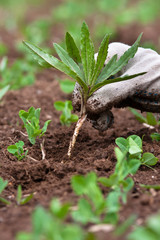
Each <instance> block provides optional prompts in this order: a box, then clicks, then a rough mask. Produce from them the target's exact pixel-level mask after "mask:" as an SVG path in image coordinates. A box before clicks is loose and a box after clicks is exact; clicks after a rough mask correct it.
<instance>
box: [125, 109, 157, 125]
mask: <svg viewBox="0 0 160 240" xmlns="http://www.w3.org/2000/svg"><path fill="white" fill-rule="evenodd" d="M129 109H130V111H131V112H132V113H133V114H134V116H135V118H136V119H137V120H138V121H139V122H140V123H146V124H148V125H151V126H156V125H160V121H157V119H156V117H155V116H154V115H153V113H150V112H147V114H146V117H144V116H143V115H142V114H140V113H139V112H137V111H136V110H135V109H134V108H129Z"/></svg>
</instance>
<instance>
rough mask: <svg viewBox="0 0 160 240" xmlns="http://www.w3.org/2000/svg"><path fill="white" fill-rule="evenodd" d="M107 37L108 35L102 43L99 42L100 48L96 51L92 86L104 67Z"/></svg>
mask: <svg viewBox="0 0 160 240" xmlns="http://www.w3.org/2000/svg"><path fill="white" fill-rule="evenodd" d="M109 37H110V36H109V35H108V34H106V35H105V37H104V39H103V41H102V42H101V45H100V48H99V50H98V56H97V61H96V64H95V67H94V71H93V76H92V82H91V84H92V85H94V83H95V81H96V80H97V77H98V76H99V74H100V72H101V70H102V68H103V66H104V62H105V60H106V57H107V54H108V44H109Z"/></svg>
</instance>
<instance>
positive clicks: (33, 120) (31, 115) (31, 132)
mask: <svg viewBox="0 0 160 240" xmlns="http://www.w3.org/2000/svg"><path fill="white" fill-rule="evenodd" d="M40 111H41V109H40V108H37V109H35V108H34V107H31V108H30V109H29V110H28V112H26V111H24V110H20V111H19V117H20V118H21V119H22V121H23V123H24V127H25V129H26V131H27V134H28V139H29V141H30V143H32V144H35V142H36V138H37V137H39V138H41V137H43V135H44V134H45V132H46V131H47V127H48V125H49V123H50V122H51V120H47V121H46V122H45V123H44V126H43V128H42V129H41V128H40V125H39V118H40Z"/></svg>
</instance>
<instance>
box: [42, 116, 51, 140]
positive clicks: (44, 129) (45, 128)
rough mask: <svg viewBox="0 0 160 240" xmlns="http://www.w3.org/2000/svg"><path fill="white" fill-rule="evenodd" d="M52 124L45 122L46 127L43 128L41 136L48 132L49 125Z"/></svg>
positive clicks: (48, 121)
mask: <svg viewBox="0 0 160 240" xmlns="http://www.w3.org/2000/svg"><path fill="white" fill-rule="evenodd" d="M50 123H51V120H47V121H45V123H44V126H43V128H42V133H41V136H42V135H43V134H44V133H45V132H46V131H47V128H48V125H49V124H50Z"/></svg>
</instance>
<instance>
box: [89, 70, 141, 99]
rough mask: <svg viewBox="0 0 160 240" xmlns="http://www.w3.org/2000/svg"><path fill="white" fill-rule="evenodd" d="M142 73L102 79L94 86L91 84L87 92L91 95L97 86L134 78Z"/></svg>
mask: <svg viewBox="0 0 160 240" xmlns="http://www.w3.org/2000/svg"><path fill="white" fill-rule="evenodd" d="M143 74H145V73H138V74H134V75H130V76H128V75H126V76H123V77H118V78H114V79H107V80H104V81H103V82H100V83H97V84H96V85H95V86H93V87H92V88H91V90H90V92H89V96H91V95H92V94H93V93H94V92H95V91H97V90H98V89H99V88H101V87H103V86H104V85H107V84H111V83H116V82H122V81H126V80H130V79H132V78H135V77H137V76H140V75H143Z"/></svg>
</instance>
